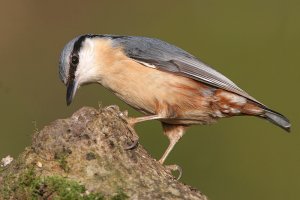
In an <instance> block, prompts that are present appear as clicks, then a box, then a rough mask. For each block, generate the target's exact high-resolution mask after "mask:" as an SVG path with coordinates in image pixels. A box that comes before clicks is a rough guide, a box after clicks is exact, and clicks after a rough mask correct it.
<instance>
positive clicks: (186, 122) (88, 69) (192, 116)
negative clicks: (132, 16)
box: [59, 34, 291, 164]
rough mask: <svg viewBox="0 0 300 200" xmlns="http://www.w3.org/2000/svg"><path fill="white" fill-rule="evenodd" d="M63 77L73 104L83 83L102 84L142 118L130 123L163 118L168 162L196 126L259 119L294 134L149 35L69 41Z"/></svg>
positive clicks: (282, 120) (274, 115)
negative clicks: (237, 118) (167, 141)
mask: <svg viewBox="0 0 300 200" xmlns="http://www.w3.org/2000/svg"><path fill="white" fill-rule="evenodd" d="M59 76H60V79H61V81H62V82H63V83H64V84H65V85H66V87H67V93H66V102H67V105H70V104H71V102H72V101H73V99H74V96H75V94H76V91H77V90H78V88H79V87H80V86H82V85H86V84H90V83H99V84H101V85H102V86H104V87H105V88H107V89H108V90H110V91H111V92H112V93H114V94H115V95H116V96H117V97H119V98H120V99H121V100H123V101H124V102H125V103H127V104H128V105H130V106H131V107H133V108H134V109H136V110H137V111H140V112H141V113H143V114H144V115H143V116H142V117H136V118H128V123H130V125H131V126H134V125H135V124H136V123H140V122H144V121H149V120H159V121H160V122H161V124H162V127H163V132H164V134H165V135H166V136H167V137H168V139H169V146H168V147H167V149H166V150H165V152H164V154H163V155H162V157H161V158H160V159H159V162H160V163H161V164H163V163H164V162H165V160H166V158H167V157H168V155H169V154H170V152H171V151H172V149H173V148H174V146H175V144H176V143H177V142H178V141H179V140H180V138H182V136H183V135H184V134H185V132H186V130H187V128H188V127H190V126H191V125H198V124H199V125H207V124H212V123H215V122H217V121H218V120H219V119H221V118H228V117H234V116H255V117H259V118H263V119H266V120H268V121H270V122H272V123H273V124H275V125H277V126H279V127H281V128H282V129H284V130H285V131H287V132H290V128H291V123H290V122H289V120H288V119H287V118H286V117H285V116H283V115H282V114H280V113H278V112H276V111H274V110H271V109H270V108H268V107H267V106H265V105H264V104H262V103H261V102H259V101H258V100H256V99H255V98H254V97H252V96H250V95H249V94H248V93H246V92H245V91H244V90H242V89H241V88H239V87H238V86H237V85H236V84H235V83H234V82H232V81H231V80H230V79H228V78H227V77H225V76H224V75H223V74H221V73H220V72H218V71H217V70H215V69H213V68H212V67H210V66H209V65H207V64H205V63H204V62H202V61H201V60H200V59H198V58H197V57H195V56H193V55H192V54H190V53H188V52H187V51H185V50H183V49H181V48H179V47H177V46H175V45H172V44H170V43H167V42H164V41H162V40H160V39H156V38H149V37H143V36H126V35H109V34H84V35H79V36H77V37H75V38H74V39H72V40H71V41H69V42H68V43H67V44H66V45H65V47H64V48H63V50H62V52H61V55H60V61H59Z"/></svg>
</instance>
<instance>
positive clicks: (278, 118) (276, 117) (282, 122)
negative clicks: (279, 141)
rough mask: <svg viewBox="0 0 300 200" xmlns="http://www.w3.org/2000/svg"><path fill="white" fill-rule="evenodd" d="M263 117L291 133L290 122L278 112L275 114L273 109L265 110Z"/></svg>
mask: <svg viewBox="0 0 300 200" xmlns="http://www.w3.org/2000/svg"><path fill="white" fill-rule="evenodd" d="M262 117H263V118H265V119H267V120H269V121H270V122H272V123H273V124H275V125H277V126H279V127H281V128H283V129H284V130H286V131H287V132H290V131H291V123H290V121H289V120H288V119H287V118H286V117H285V116H283V115H282V114H280V113H278V112H275V111H273V110H271V109H268V108H265V113H264V115H263V116H262Z"/></svg>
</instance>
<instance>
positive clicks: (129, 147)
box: [124, 139, 139, 150]
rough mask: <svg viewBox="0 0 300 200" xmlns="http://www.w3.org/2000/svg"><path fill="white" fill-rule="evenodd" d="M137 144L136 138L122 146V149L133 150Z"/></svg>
mask: <svg viewBox="0 0 300 200" xmlns="http://www.w3.org/2000/svg"><path fill="white" fill-rule="evenodd" d="M138 146H139V140H138V139H136V140H133V142H132V143H131V144H130V145H128V146H126V147H124V149H125V150H133V149H136V148H137V147H138Z"/></svg>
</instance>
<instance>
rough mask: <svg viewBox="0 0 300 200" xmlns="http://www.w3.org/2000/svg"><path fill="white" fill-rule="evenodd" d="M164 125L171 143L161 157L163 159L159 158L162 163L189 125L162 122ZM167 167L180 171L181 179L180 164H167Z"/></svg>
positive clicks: (165, 132)
mask: <svg viewBox="0 0 300 200" xmlns="http://www.w3.org/2000/svg"><path fill="white" fill-rule="evenodd" d="M162 125H163V129H164V134H165V135H166V136H167V137H168V138H169V141H170V144H169V146H168V148H167V150H166V151H165V153H164V154H163V156H162V157H161V159H160V160H159V162H160V163H161V164H163V163H164V162H165V160H166V158H167V157H168V155H169V154H170V152H171V151H172V149H173V148H174V146H175V144H176V143H177V142H178V141H179V139H180V138H181V137H182V136H183V134H184V133H185V129H186V128H187V126H183V125H171V124H165V123H162ZM166 167H167V168H168V169H169V170H172V171H179V176H178V178H177V179H180V177H181V175H182V169H181V167H179V166H178V165H167V166H166Z"/></svg>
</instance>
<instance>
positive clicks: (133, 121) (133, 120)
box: [125, 115, 162, 150]
mask: <svg viewBox="0 0 300 200" xmlns="http://www.w3.org/2000/svg"><path fill="white" fill-rule="evenodd" d="M161 118H162V117H161V116H160V115H150V116H143V117H136V118H126V119H125V120H126V122H127V123H128V125H129V126H128V128H129V130H130V131H131V132H134V129H133V126H134V125H135V124H136V123H140V122H144V121H149V120H155V119H161ZM138 145H139V140H138V138H137V139H135V140H133V142H132V144H130V145H129V146H127V147H125V150H131V149H135V148H136V147H137V146H138Z"/></svg>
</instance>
